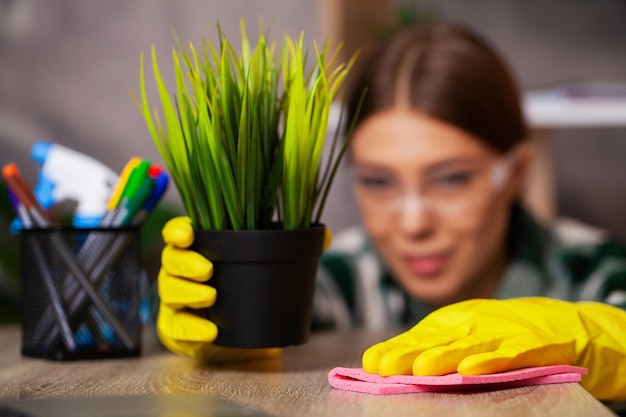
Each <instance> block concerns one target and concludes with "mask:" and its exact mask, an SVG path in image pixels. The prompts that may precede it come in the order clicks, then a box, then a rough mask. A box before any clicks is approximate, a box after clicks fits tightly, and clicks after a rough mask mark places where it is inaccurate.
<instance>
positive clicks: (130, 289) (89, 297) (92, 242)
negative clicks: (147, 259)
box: [20, 228, 141, 360]
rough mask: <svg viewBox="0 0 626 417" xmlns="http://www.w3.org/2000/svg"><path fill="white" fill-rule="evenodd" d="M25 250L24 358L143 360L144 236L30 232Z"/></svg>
mask: <svg viewBox="0 0 626 417" xmlns="http://www.w3.org/2000/svg"><path fill="white" fill-rule="evenodd" d="M20 244H21V247H20V258H21V259H20V261H21V271H22V272H21V274H22V275H21V278H22V291H21V293H22V302H21V305H22V354H23V355H25V356H33V357H39V358H46V359H52V360H76V359H102V358H115V357H128V356H136V355H138V354H139V353H140V349H141V346H140V341H141V321H140V317H139V304H140V287H139V279H140V275H141V257H140V249H139V230H137V229H74V228H50V229H29V230H23V231H21V233H20Z"/></svg>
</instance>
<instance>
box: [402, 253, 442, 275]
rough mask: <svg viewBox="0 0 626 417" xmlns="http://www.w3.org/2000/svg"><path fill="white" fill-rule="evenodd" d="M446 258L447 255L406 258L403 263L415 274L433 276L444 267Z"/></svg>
mask: <svg viewBox="0 0 626 417" xmlns="http://www.w3.org/2000/svg"><path fill="white" fill-rule="evenodd" d="M448 258H449V256H448V255H429V256H407V257H406V258H405V261H406V265H407V266H408V267H409V269H410V270H411V271H413V272H414V273H416V274H419V275H435V274H437V273H438V272H439V271H441V270H442V269H443V268H444V267H445V265H446V263H447V262H448Z"/></svg>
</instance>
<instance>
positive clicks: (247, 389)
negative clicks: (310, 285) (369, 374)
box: [0, 326, 614, 417]
mask: <svg viewBox="0 0 626 417" xmlns="http://www.w3.org/2000/svg"><path fill="white" fill-rule="evenodd" d="M391 335H392V334H391V333H371V332H359V331H355V332H343V333H320V334H315V335H314V336H313V337H312V338H311V340H310V342H309V343H307V344H305V345H303V346H298V347H291V348H287V349H284V351H283V353H282V355H281V356H280V357H279V358H274V359H271V360H266V361H259V362H252V363H239V364H231V365H220V366H206V365H204V366H203V365H200V364H198V363H196V362H195V361H193V360H191V359H188V358H184V357H180V356H177V355H175V354H173V353H171V352H168V351H165V350H163V349H162V348H160V346H159V345H158V343H156V342H155V340H154V337H153V336H150V335H148V336H147V337H146V342H145V344H144V345H145V348H144V352H143V354H142V356H141V357H138V358H131V359H106V360H97V361H77V362H52V361H47V360H41V359H33V358H26V357H22V356H21V354H20V329H19V328H18V327H12V326H5V327H0V399H31V398H52V397H69V396H78V397H89V396H128V395H139V394H156V393H174V392H189V393H206V394H210V395H212V396H216V397H219V398H222V399H226V400H229V401H231V402H234V403H237V404H241V405H245V406H247V407H249V408H252V409H255V410H258V411H261V412H265V413H268V414H271V415H277V416H301V417H304V416H324V417H327V416H342V417H349V416H393V417H402V416H415V415H418V414H419V415H420V416H422V415H423V416H431V415H432V416H435V415H436V416H452V415H472V416H473V415H477V416H492V415H493V416H495V415H497V416H502V415H505V416H507V417H514V416H530V415H541V416H544V415H555V416H568V417H574V416H611V415H614V414H613V413H612V412H611V411H610V410H609V409H608V408H606V407H605V406H604V405H603V404H601V403H600V402H598V401H596V400H595V399H594V398H592V397H591V396H590V395H589V394H588V393H587V392H586V391H585V390H584V389H583V388H582V387H581V386H580V385H578V384H576V383H567V384H553V385H543V386H531V387H524V388H516V389H505V390H497V391H491V392H488V391H487V392H472V393H454V394H450V393H447V394H446V393H428V394H424V393H422V394H403V395H388V396H376V395H368V394H361V393H354V392H347V391H339V390H335V389H333V388H332V387H330V386H329V385H328V382H327V379H326V377H327V374H328V371H329V370H330V369H332V368H333V367H335V366H349V367H355V366H359V364H360V356H361V353H362V352H363V351H364V349H366V348H367V347H368V346H370V345H371V344H373V343H375V342H377V341H380V340H382V339H384V338H386V337H389V336H391Z"/></svg>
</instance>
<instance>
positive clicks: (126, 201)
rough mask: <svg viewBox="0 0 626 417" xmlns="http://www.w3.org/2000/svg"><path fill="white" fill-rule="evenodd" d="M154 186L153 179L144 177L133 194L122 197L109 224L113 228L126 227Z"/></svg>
mask: <svg viewBox="0 0 626 417" xmlns="http://www.w3.org/2000/svg"><path fill="white" fill-rule="evenodd" d="M154 185H155V181H154V179H153V178H152V177H150V176H146V177H145V178H144V179H143V182H142V183H141V184H140V186H139V188H138V189H137V191H136V192H135V193H134V194H132V195H128V196H122V198H121V199H120V203H119V205H118V207H117V208H116V209H115V211H116V213H115V216H114V217H113V221H112V223H111V224H112V225H113V226H114V227H124V226H127V225H128V224H129V223H130V222H131V220H132V219H133V217H135V215H136V214H137V213H138V212H139V210H140V209H141V207H142V206H143V204H144V203H145V202H146V200H147V199H148V197H149V196H150V194H151V193H152V189H153V188H154Z"/></svg>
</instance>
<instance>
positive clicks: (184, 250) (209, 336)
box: [157, 217, 280, 361]
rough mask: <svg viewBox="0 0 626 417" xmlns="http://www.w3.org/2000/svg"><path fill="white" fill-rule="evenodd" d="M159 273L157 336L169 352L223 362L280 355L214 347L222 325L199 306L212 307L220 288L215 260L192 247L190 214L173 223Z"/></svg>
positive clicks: (272, 351)
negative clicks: (215, 280)
mask: <svg viewBox="0 0 626 417" xmlns="http://www.w3.org/2000/svg"><path fill="white" fill-rule="evenodd" d="M162 235H163V240H164V242H165V248H164V249H163V252H162V256H161V270H160V271H159V277H158V287H159V300H160V301H159V313H158V317H157V334H158V336H159V339H160V340H161V342H162V343H163V345H164V346H165V347H167V348H168V349H169V350H171V351H173V352H176V353H179V354H182V355H185V356H190V357H192V358H196V359H202V360H211V361H223V360H242V359H249V358H256V357H267V356H273V355H276V354H277V353H278V352H280V349H237V348H226V347H220V346H216V345H214V344H213V343H212V342H213V341H214V340H215V338H216V337H217V334H218V329H217V326H216V325H215V324H214V323H213V322H211V321H209V320H207V319H206V318H205V317H202V316H201V315H200V314H198V313H197V312H196V311H195V310H197V309H204V308H207V307H211V306H212V305H213V304H214V303H215V298H216V291H215V289H214V288H213V287H211V286H210V285H207V283H206V282H207V281H208V280H209V279H210V278H211V276H212V275H213V264H212V263H211V261H209V260H208V259H206V258H205V257H204V256H202V255H200V254H199V253H197V252H195V251H193V250H191V249H189V247H190V246H191V244H192V243H193V239H194V232H193V225H192V223H191V219H190V218H189V217H176V218H174V219H172V220H170V221H168V222H167V223H166V224H165V226H164V227H163V231H162Z"/></svg>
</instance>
